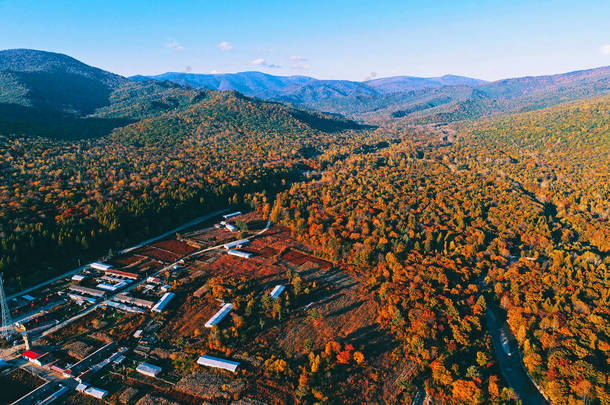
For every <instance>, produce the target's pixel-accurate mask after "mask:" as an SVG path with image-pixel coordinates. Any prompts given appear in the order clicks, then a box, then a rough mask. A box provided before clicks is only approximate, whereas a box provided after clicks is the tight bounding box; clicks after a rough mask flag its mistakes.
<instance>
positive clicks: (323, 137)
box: [0, 84, 370, 286]
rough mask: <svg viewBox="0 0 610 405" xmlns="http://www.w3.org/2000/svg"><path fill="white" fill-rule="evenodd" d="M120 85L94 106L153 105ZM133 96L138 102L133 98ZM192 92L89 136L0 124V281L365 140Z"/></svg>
mask: <svg viewBox="0 0 610 405" xmlns="http://www.w3.org/2000/svg"><path fill="white" fill-rule="evenodd" d="M158 86H160V85H158V84H154V86H153V91H154V88H156V87H158ZM129 91H131V92H132V94H127V93H128V92H129ZM121 92H123V93H115V96H116V102H115V103H113V107H116V108H117V110H112V109H109V110H107V111H104V112H101V113H100V114H107V115H113V114H117V115H121V116H124V115H127V114H129V115H131V116H133V117H137V116H138V115H139V114H140V112H139V111H140V110H138V106H140V105H146V104H147V103H158V102H159V101H158V100H159V99H158V98H156V97H155V98H154V101H153V102H150V101H149V99H147V98H146V94H144V95H143V96H141V94H142V87H137V88H136V89H130V88H122V89H121ZM133 93H135V94H137V95H138V99H140V100H142V101H141V103H139V104H137V105H135V106H133V105H132V104H131V100H133V97H134V96H133ZM120 94H123V95H124V97H123V98H124V99H127V100H128V102H127V103H126V104H121V99H122V97H121V96H120ZM200 99H202V100H203V101H200V102H199V103H196V101H197V100H200ZM190 100H191V103H189V104H188V108H186V106H187V104H186V103H185V104H180V103H181V101H179V100H178V101H176V100H175V99H172V98H171V97H170V98H168V99H166V102H167V103H168V104H169V106H170V107H171V108H172V111H173V112H170V113H165V114H161V115H159V116H158V117H156V118H150V119H147V120H143V121H140V122H138V123H134V124H131V125H129V126H126V127H122V128H120V129H117V130H116V131H114V132H113V133H112V134H109V135H107V136H104V137H101V138H98V139H83V140H73V141H59V140H56V139H55V140H53V139H48V138H43V137H36V136H27V137H23V136H19V135H14V134H12V133H11V132H7V131H6V130H4V131H3V130H0V135H1V138H0V156H2V159H1V163H0V170H1V172H2V178H3V179H4V181H3V182H2V184H1V185H0V206H1V207H2V210H1V212H0V224H1V226H2V228H1V229H2V242H1V244H0V249H1V254H0V257H1V259H0V271H3V272H4V274H5V277H6V279H7V281H8V283H9V286H16V285H15V283H17V284H20V283H22V282H26V283H30V282H32V281H35V280H39V279H41V278H44V277H47V276H50V275H52V274H56V273H57V272H58V271H61V270H65V269H67V268H70V267H73V266H75V265H77V263H78V260H79V259H80V260H82V261H84V260H88V259H89V258H92V257H95V256H96V255H100V254H104V253H106V252H107V251H108V249H109V248H119V247H123V246H125V245H126V243H128V242H129V241H136V240H141V239H143V238H145V237H147V236H148V235H151V234H153V233H155V232H160V231H161V230H163V229H168V228H170V227H171V226H170V225H171V224H176V223H180V222H181V221H183V222H185V221H187V220H188V219H191V218H193V217H196V216H198V215H202V214H204V213H206V212H210V211H211V210H213V209H215V208H225V207H226V206H227V205H231V204H232V205H240V204H242V203H243V202H244V195H246V194H247V193H252V192H257V191H263V190H266V191H267V192H273V191H274V190H278V189H280V188H282V187H285V185H286V184H289V183H290V182H291V181H294V180H297V179H299V178H300V177H301V169H303V168H306V166H303V165H304V164H305V163H306V162H307V160H308V159H310V158H311V157H313V156H316V155H318V154H320V153H322V151H324V152H328V151H329V150H336V151H340V150H341V149H342V148H343V147H347V148H348V149H349V148H352V149H353V148H354V146H350V145H360V144H362V143H366V142H368V140H367V138H370V135H369V131H367V130H362V129H360V126H358V125H356V124H354V123H353V122H350V121H346V120H343V119H339V118H335V117H331V116H327V115H322V114H318V113H313V114H310V113H306V112H302V111H298V110H294V109H291V108H287V107H285V106H282V105H280V104H270V103H265V102H261V101H254V100H251V99H248V98H245V97H243V96H240V95H238V94H233V93H217V92H209V93H196V94H194V95H193V97H192V98H191V99H190ZM193 103H194V104H193ZM118 106H121V107H120V109H119V107H118ZM182 106H184V107H185V109H182V108H181V107H182ZM145 110H146V111H150V110H151V109H150V108H146V109H145ZM163 110H164V108H163V107H159V111H163ZM32 251H36V252H37V254H36V255H32V254H31V252H32Z"/></svg>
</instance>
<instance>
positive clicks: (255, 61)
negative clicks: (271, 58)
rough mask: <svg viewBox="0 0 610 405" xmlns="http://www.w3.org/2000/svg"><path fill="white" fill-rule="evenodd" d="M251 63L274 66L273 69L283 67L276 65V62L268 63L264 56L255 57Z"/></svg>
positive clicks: (253, 64)
mask: <svg viewBox="0 0 610 405" xmlns="http://www.w3.org/2000/svg"><path fill="white" fill-rule="evenodd" d="M250 65H252V66H263V67H268V68H272V69H279V68H281V66H280V65H276V64H275V63H267V61H266V60H265V59H263V58H259V59H254V60H253V61H252V62H250Z"/></svg>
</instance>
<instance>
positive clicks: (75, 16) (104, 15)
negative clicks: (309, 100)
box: [0, 0, 610, 80]
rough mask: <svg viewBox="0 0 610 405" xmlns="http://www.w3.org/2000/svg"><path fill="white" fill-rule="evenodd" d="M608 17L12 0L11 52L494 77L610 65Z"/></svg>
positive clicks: (3, 40)
mask: <svg viewBox="0 0 610 405" xmlns="http://www.w3.org/2000/svg"><path fill="white" fill-rule="evenodd" d="M608 17H610V1H608V0H604V1H586V0H585V1H580V2H577V1H573V0H572V1H563V0H555V1H535V0H530V1H521V0H513V1H491V0H489V1H469V0H464V1H461V0H453V1H430V0H428V1H424V0H421V1H409V0H403V1H387V0H377V1H358V0H349V1H344V0H321V1H318V0H301V1H272V0H258V1H254V0H253V1H241V0H225V1H222V0H220V1H194V0H192V1H186V0H185V1H180V0H175V1H155V0H146V1H141V0H123V1H114V0H104V1H98V0H88V1H81V0H70V1H68V0H52V1H40V0H0V49H9V48H34V49H43V50H49V51H54V52H62V53H66V54H69V55H71V56H73V57H75V58H77V59H79V60H82V61H83V62H85V63H88V64H90V65H94V66H98V67H101V68H103V69H106V70H110V71H113V72H116V73H119V74H123V75H133V74H158V73H162V72H166V71H191V72H195V73H210V72H223V73H225V72H238V71H245V70H259V71H263V72H268V73H271V74H277V75H294V74H299V75H307V76H313V77H317V78H323V79H351V80H365V79H367V78H370V77H373V76H376V77H385V76H394V75H413V76H438V75H443V74H447V73H451V74H459V75H465V76H471V77H478V78H482V79H487V80H494V79H500V78H506V77H515V76H524V75H539V74H551V73H560V72H566V71H571V70H577V69H584V68H590V67H597V66H606V65H610V24H609V23H608Z"/></svg>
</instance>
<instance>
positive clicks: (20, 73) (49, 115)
mask: <svg viewBox="0 0 610 405" xmlns="http://www.w3.org/2000/svg"><path fill="white" fill-rule="evenodd" d="M227 91H228V92H238V93H241V94H242V95H244V96H246V97H254V98H258V99H262V100H265V101H268V102H280V103H285V104H289V105H290V106H291V107H287V108H291V111H293V112H294V111H297V110H301V111H303V110H305V111H309V112H307V113H298V114H301V115H302V114H309V115H307V117H306V118H305V120H311V122H314V121H317V120H318V119H319V117H320V116H319V115H315V114H313V111H316V114H317V113H318V112H326V113H332V114H335V115H336V114H340V115H343V116H345V117H346V118H349V119H353V120H356V121H360V122H369V123H378V122H380V121H387V120H406V121H409V122H414V123H430V122H452V121H460V120H465V119H477V118H480V117H485V116H492V115H499V114H505V113H513V112H523V111H529V110H535V109H540V108H544V107H548V106H552V105H555V104H559V103H562V102H566V101H571V100H577V99H581V98H587V97H593V96H598V95H605V94H608V93H610V67H601V68H596V69H589V70H581V71H576V72H570V73H564V74H557V75H549V76H537V77H522V78H514V79H505V80H499V81H495V82H485V81H483V80H478V79H472V78H468V77H462V76H452V75H446V76H442V77H436V78H418V77H411V76H397V77H389V78H381V79H374V80H368V81H364V82H355V81H348V80H318V79H314V78H312V77H306V76H287V77H285V76H273V75H269V74H265V73H260V72H242V73H234V74H209V75H208V74H192V73H165V74H162V75H158V76H150V77H147V76H134V77H131V78H126V77H123V76H120V75H117V74H114V73H111V72H107V71H104V70H101V69H98V68H96V67H92V66H89V65H87V64H85V63H82V62H80V61H78V60H76V59H74V58H72V57H70V56H67V55H63V54H58V53H52V52H45V51H38V50H30V49H13V50H5V51H0V131H2V132H3V133H28V134H30V135H44V136H50V137H57V138H83V137H97V136H103V135H106V134H108V133H110V132H111V131H112V130H113V129H114V128H117V127H122V126H125V125H128V124H130V123H134V122H137V121H140V120H142V119H148V118H152V117H157V116H159V115H161V114H167V113H175V112H179V111H182V110H185V109H189V108H191V107H193V106H194V105H197V104H198V103H201V102H202V101H203V100H205V99H207V98H208V97H210V95H211V94H212V93H213V92H227ZM211 92H212V93H211ZM295 108H296V110H295ZM298 114H297V115H298ZM324 117H325V118H324V119H331V120H332V119H336V118H332V117H330V116H324ZM333 125H334V124H333ZM333 125H330V126H331V127H332V126H333ZM350 125H351V124H350Z"/></svg>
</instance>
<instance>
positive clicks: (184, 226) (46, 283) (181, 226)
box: [7, 209, 229, 300]
mask: <svg viewBox="0 0 610 405" xmlns="http://www.w3.org/2000/svg"><path fill="white" fill-rule="evenodd" d="M226 211H229V209H223V210H218V211H214V212H212V213H211V214H207V215H203V216H201V217H199V218H195V219H193V220H192V221H189V222H187V223H186V224H183V225H180V226H179V227H177V228H174V229H172V230H170V231H167V232H165V233H164V234H162V235H159V236H156V237H154V238H151V239H148V240H145V241H144V242H140V243H138V244H137V245H135V246H132V247H129V248H127V249H123V250H121V251H120V252H119V253H120V254H123V253H128V252H130V251H132V250H134V249H137V248H140V247H142V246H144V245H146V244H148V243H152V242H156V241H158V240H159V239H163V238H166V237H168V236H169V235H171V234H174V233H176V232H180V231H182V230H184V229H186V228H190V227H191V226H194V225H197V224H198V223H200V222H203V221H207V220H208V219H210V218H213V217H215V216H217V215H220V214H222V213H223V212H226ZM86 267H87V265H85V266H81V267H78V268H76V269H74V270H70V271H68V272H67V273H64V274H61V275H59V276H57V277H53V278H52V279H50V280H47V281H44V282H42V283H39V284H36V285H34V286H32V287H28V288H26V289H25V290H23V291H20V292H18V293H15V294H12V295H9V296H8V297H7V299H9V300H10V299H12V298H15V297H18V296H20V295H23V294H27V293H30V292H32V291H34V290H37V289H39V288H42V287H45V286H47V285H49V284H51V283H54V282H55V281H57V280H61V279H62V278H65V277H72V276H73V275H75V274H76V273H78V272H80V271H82V270H84V269H85V268H86Z"/></svg>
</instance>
